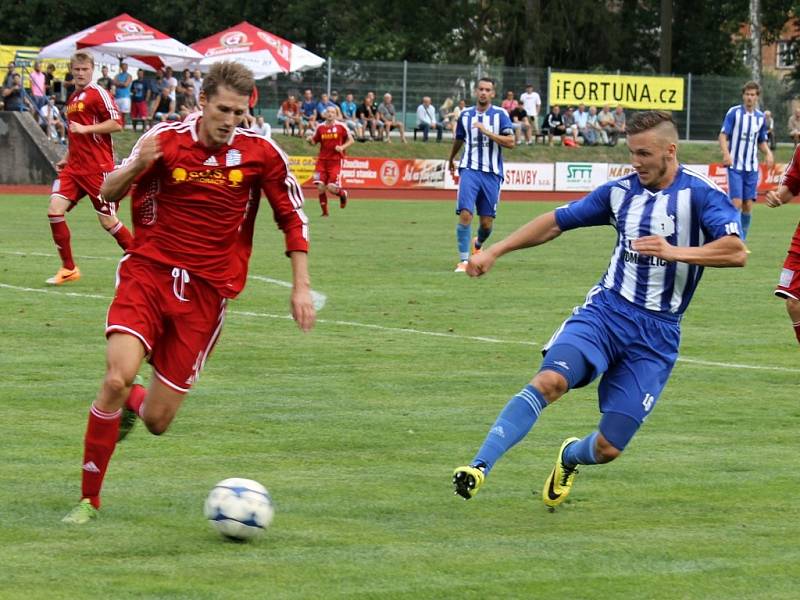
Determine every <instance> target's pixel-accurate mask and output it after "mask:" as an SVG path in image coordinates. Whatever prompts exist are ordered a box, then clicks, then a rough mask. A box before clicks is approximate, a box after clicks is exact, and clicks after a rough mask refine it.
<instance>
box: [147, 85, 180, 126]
mask: <svg viewBox="0 0 800 600" xmlns="http://www.w3.org/2000/svg"><path fill="white" fill-rule="evenodd" d="M150 120H151V121H153V122H155V121H179V120H180V116H179V115H178V113H176V112H175V100H173V99H172V98H170V97H169V88H168V87H162V88H161V94H160V95H159V97H158V98H156V100H155V103H154V104H153V114H151V115H150Z"/></svg>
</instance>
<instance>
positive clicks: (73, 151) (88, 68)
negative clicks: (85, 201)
mask: <svg viewBox="0 0 800 600" xmlns="http://www.w3.org/2000/svg"><path fill="white" fill-rule="evenodd" d="M70 71H71V73H72V76H73V77H74V82H75V91H74V92H73V93H72V94H71V95H70V97H69V99H68V100H67V104H66V106H65V107H64V114H65V115H66V117H67V121H68V124H69V134H70V135H69V150H68V151H67V154H66V156H65V157H64V158H63V159H62V160H60V161H59V162H58V163H57V164H56V168H57V169H58V178H56V180H55V181H54V182H53V188H52V190H51V192H50V205H49V207H48V209H47V217H48V219H49V220H50V229H51V231H52V234H53V241H54V242H55V244H56V248H57V249H58V254H59V255H60V256H61V268H60V269H59V270H58V272H57V273H56V274H55V275H54V276H53V277H51V278H50V279H48V280H47V283H49V284H51V285H61V284H63V283H67V282H70V281H77V280H78V279H80V277H81V272H80V270H79V269H78V267H77V265H76V264H75V261H74V260H73V258H72V246H71V244H70V232H69V227H67V221H66V218H65V216H64V215H65V213H67V212H69V211H70V210H72V209H73V208H75V206H76V205H77V204H78V201H79V200H80V199H81V198H83V197H84V196H86V195H88V196H89V199H90V200H91V201H92V204H93V205H94V210H95V211H96V212H97V218H98V219H99V220H100V224H101V225H102V226H103V229H105V230H106V231H108V233H110V234H111V235H113V236H114V238H115V239H116V240H117V243H118V244H119V245H120V247H121V248H122V249H123V250H126V249H127V248H128V246H129V245H130V244H131V241H132V239H133V238H132V237H131V234H130V232H129V231H128V230H127V229H126V227H125V226H124V225H123V224H122V222H121V221H120V220H119V219H118V218H117V208H118V207H119V202H107V201H106V200H105V199H103V197H102V196H101V195H100V185H101V184H102V183H103V180H104V179H105V177H106V175H107V174H108V173H109V172H110V171H112V170H113V169H114V148H113V145H112V142H111V134H112V133H115V132H117V131H121V130H122V115H121V114H120V112H119V110H118V109H117V105H116V104H115V103H114V99H113V98H112V97H111V95H110V94H109V93H108V91H107V90H106V89H104V88H102V87H100V86H98V85H97V84H96V83H92V73H93V72H94V59H93V58H92V56H91V55H90V54H86V53H83V52H78V53H77V54H74V55H73V56H72V58H71V59H70Z"/></svg>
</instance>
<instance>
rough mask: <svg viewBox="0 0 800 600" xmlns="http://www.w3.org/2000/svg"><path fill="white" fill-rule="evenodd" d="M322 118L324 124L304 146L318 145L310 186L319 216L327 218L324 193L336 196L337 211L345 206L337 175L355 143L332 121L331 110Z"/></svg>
mask: <svg viewBox="0 0 800 600" xmlns="http://www.w3.org/2000/svg"><path fill="white" fill-rule="evenodd" d="M322 116H323V118H324V119H325V120H324V121H323V122H322V124H321V125H320V126H319V127H317V130H316V131H315V132H314V136H313V137H310V138H309V139H308V143H309V144H311V145H312V146H313V145H314V144H319V156H318V157H317V164H316V167H315V168H314V183H316V184H317V192H318V193H319V205H320V207H321V208H322V216H323V217H327V216H328V196H327V195H326V194H325V191H326V190H327V191H329V192H330V193H331V194H335V195H336V196H339V206H340V207H341V208H344V207H345V206H347V190H345V189H343V188H342V184H341V182H340V181H339V180H340V171H341V168H342V159H343V158H344V151H345V150H347V149H348V148H349V147H350V146H352V145H353V142H354V141H355V140H354V139H353V136H352V134H351V133H350V130H349V129H348V128H347V126H346V125H345V124H344V123H340V122H339V121H337V120H336V109H335V108H334V107H330V108H327V109H325V112H324V113H323V115H322Z"/></svg>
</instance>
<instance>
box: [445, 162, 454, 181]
mask: <svg viewBox="0 0 800 600" xmlns="http://www.w3.org/2000/svg"><path fill="white" fill-rule="evenodd" d="M447 169H448V171H450V175H452V176H453V179H455V178H456V163H455V162H454V161H452V160H450V161H447Z"/></svg>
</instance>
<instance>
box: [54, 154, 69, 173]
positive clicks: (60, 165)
mask: <svg viewBox="0 0 800 600" xmlns="http://www.w3.org/2000/svg"><path fill="white" fill-rule="evenodd" d="M66 166H67V157H66V156H65V157H64V158H62V159H61V160H60V161H58V162H57V163H56V173H61V170H62V169H63V168H64V167H66Z"/></svg>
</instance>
